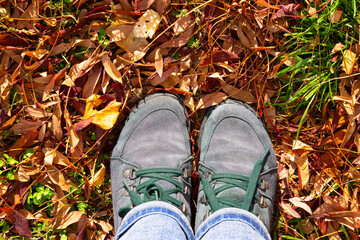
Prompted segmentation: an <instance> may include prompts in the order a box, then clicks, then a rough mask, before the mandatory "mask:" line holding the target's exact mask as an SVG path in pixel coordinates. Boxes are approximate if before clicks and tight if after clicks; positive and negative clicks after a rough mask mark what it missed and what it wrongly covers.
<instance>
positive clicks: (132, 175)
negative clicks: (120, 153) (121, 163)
mask: <svg viewBox="0 0 360 240" xmlns="http://www.w3.org/2000/svg"><path fill="white" fill-rule="evenodd" d="M124 177H126V178H129V179H130V180H134V179H135V178H136V169H134V168H131V169H125V171H124Z"/></svg>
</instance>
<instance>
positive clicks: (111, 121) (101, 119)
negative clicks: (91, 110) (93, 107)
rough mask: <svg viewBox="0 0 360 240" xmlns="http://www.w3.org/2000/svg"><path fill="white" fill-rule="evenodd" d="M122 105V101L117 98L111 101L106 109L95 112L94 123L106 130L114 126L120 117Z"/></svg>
mask: <svg viewBox="0 0 360 240" xmlns="http://www.w3.org/2000/svg"><path fill="white" fill-rule="evenodd" d="M121 105H122V103H119V102H116V101H115V100H114V101H112V102H110V103H109V104H108V105H107V106H106V107H105V108H104V109H102V110H101V111H99V112H97V113H95V115H94V116H93V121H92V123H93V124H95V125H97V126H99V127H101V128H102V129H105V130H108V129H110V128H112V127H113V126H114V125H115V123H116V120H117V118H118V117H119V114H120V112H119V109H120V107H121Z"/></svg>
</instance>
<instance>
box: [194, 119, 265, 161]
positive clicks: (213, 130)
mask: <svg viewBox="0 0 360 240" xmlns="http://www.w3.org/2000/svg"><path fill="white" fill-rule="evenodd" d="M227 118H236V119H239V120H240V121H243V122H245V123H246V124H248V125H249V126H250V127H251V128H252V129H253V131H254V132H255V134H256V136H257V137H258V139H259V141H260V142H261V144H262V145H263V147H264V150H265V149H266V145H265V142H263V140H262V139H261V138H260V136H259V134H258V133H257V132H256V131H255V129H254V128H253V126H252V125H251V124H249V123H248V121H246V120H244V119H242V118H240V117H238V116H232V115H231V116H226V117H223V118H221V119H220V120H219V121H218V123H217V124H216V125H215V126H214V127H213V129H212V133H211V135H210V141H208V143H207V145H208V147H207V149H206V152H205V153H204V154H203V157H202V156H200V161H201V158H202V159H203V161H205V157H206V155H207V153H208V151H209V148H210V142H211V139H212V138H213V135H214V133H215V129H216V128H217V127H218V125H219V124H220V123H221V122H222V121H223V120H225V119H227ZM200 155H201V154H200Z"/></svg>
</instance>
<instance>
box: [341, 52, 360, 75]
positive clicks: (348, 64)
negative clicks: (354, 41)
mask: <svg viewBox="0 0 360 240" xmlns="http://www.w3.org/2000/svg"><path fill="white" fill-rule="evenodd" d="M355 62H356V54H355V53H353V52H352V51H351V50H346V51H345V53H344V59H343V61H342V65H341V66H342V70H343V71H344V72H345V73H346V74H351V73H352V72H353V69H354V66H355Z"/></svg>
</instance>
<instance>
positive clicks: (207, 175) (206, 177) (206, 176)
mask: <svg viewBox="0 0 360 240" xmlns="http://www.w3.org/2000/svg"><path fill="white" fill-rule="evenodd" d="M203 178H204V179H205V180H207V181H210V178H211V172H207V173H204V174H203Z"/></svg>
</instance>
